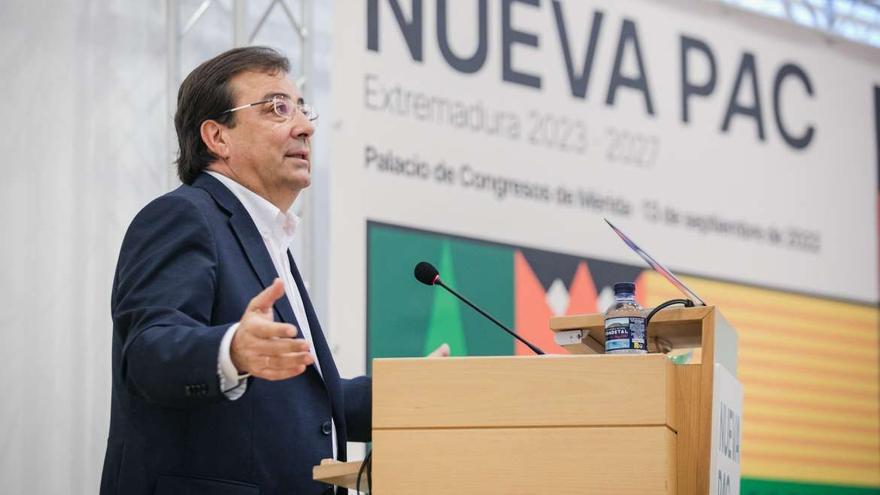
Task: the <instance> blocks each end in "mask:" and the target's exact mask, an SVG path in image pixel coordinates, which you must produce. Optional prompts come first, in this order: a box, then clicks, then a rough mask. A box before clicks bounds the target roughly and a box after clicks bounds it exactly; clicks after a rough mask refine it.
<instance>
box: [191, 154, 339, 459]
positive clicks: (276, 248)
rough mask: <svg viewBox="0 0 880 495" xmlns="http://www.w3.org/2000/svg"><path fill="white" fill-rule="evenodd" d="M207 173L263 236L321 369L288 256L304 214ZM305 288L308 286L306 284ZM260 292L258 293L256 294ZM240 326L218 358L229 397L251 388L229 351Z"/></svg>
mask: <svg viewBox="0 0 880 495" xmlns="http://www.w3.org/2000/svg"><path fill="white" fill-rule="evenodd" d="M206 172H207V173H209V174H211V176H212V177H214V178H216V179H217V180H219V181H220V182H221V183H222V184H223V185H224V186H226V188H227V189H229V190H230V191H231V192H232V194H234V195H235V197H236V198H238V200H239V201H240V202H241V204H242V205H243V206H244V209H245V210H247V212H248V214H249V215H250V216H251V219H252V220H253V221H254V224H255V225H256V226H257V230H258V231H259V232H260V235H261V236H262V237H263V243H264V244H265V245H266V250H267V251H268V252H269V256H270V257H271V258H272V264H273V265H275V271H276V272H277V273H278V277H279V278H280V279H281V281H282V282H284V293H285V294H286V295H287V299H288V301H290V305H291V307H292V308H293V314H294V316H296V321H297V324H298V326H297V330H298V331H299V335H302V337H303V338H304V339H305V340H306V341H307V342H309V353H311V355H312V358H314V360H315V364H314V366H315V368H316V369H317V371H318V373H319V374H321V375H322V376H323V374H322V373H321V363H320V362H319V361H318V356H317V354H315V346H314V345H312V342H313V340H312V331H311V328H309V319H308V318H307V317H306V309H305V305H304V304H303V299H302V296H301V294H300V292H299V290H297V286H296V282H295V281H294V279H293V273H292V272H291V268H290V260H289V259H288V257H287V253H288V250H289V249H290V247H291V245H292V243H293V235H294V232H295V231H296V226H297V225H299V222H300V218H299V217H298V216H296V215H295V214H294V213H293V206H292V205H291V207H290V209H289V210H287V211H284V212H283V211H281V210H280V209H279V208H278V207H276V206H275V205H273V204H272V203H270V202H269V201H267V200H266V199H265V198H263V197H261V196H260V195H258V194H257V193H255V192H253V191H251V190H250V189H248V188H246V187H244V186H242V185H241V184H239V183H238V182H235V181H234V180H232V179H230V178H229V177H226V176H225V175H223V174H221V173H219V172H214V171H212V170H207V171H206ZM303 290H306V289H305V287H303ZM254 296H256V294H254ZM236 330H238V323H236V324H234V325H232V326H230V327H229V329H228V330H227V331H226V334H225V335H224V336H223V340H221V341H220V349H219V355H218V359H217V368H218V369H217V373H218V374H219V375H220V389H221V390H223V391H224V392H223V393H224V394H225V395H226V397H227V398H228V399H229V400H236V399H238V398H239V397H241V396H242V395H243V394H244V392H245V390H246V389H247V380H246V379H244V378H241V379H240V378H239V373H238V370H237V369H235V365H233V364H232V357H231V356H230V354H229V350H230V347H231V345H232V337H233V335H235V332H236ZM330 422H331V427H332V437H331V438H332V442H333V457H336V454H337V452H336V451H337V448H336V423H335V422H334V421H333V418H332V417H331V418H330Z"/></svg>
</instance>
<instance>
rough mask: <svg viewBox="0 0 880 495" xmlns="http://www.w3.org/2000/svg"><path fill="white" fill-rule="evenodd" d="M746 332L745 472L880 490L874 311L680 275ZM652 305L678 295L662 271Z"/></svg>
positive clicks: (647, 300)
mask: <svg viewBox="0 0 880 495" xmlns="http://www.w3.org/2000/svg"><path fill="white" fill-rule="evenodd" d="M682 279H683V281H684V283H685V284H687V285H688V286H689V287H691V288H692V289H693V290H694V291H695V292H696V293H697V294H699V295H700V296H701V297H703V298H704V299H705V300H706V301H707V303H708V304H712V305H715V306H718V307H720V308H721V310H722V312H723V313H724V315H725V317H726V318H727V319H728V320H729V321H730V323H731V324H732V325H733V326H734V328H736V329H737V331H738V333H739V363H738V367H739V370H738V374H739V380H740V381H741V382H742V384H743V388H744V390H745V404H744V409H745V410H744V413H743V414H744V418H743V421H744V424H743V452H742V460H743V464H742V469H743V471H742V476H743V477H753V478H769V479H785V480H798V481H804V482H816V483H828V484H843V485H862V486H866V487H880V386H878V385H880V370H878V363H880V356H878V328H880V316H878V315H880V311H878V310H877V309H876V308H871V307H865V306H860V305H856V304H847V303H842V302H835V301H829V300H825V299H819V298H813V297H807V296H801V295H794V294H787V293H782V292H777V291H771V290H765V289H756V288H751V287H744V286H741V285H736V284H729V283H722V282H714V281H707V280H702V279H696V278H685V277H682ZM638 284H639V289H640V290H641V292H642V294H641V297H640V299H641V300H642V302H643V304H644V305H645V306H652V305H656V304H657V303H660V302H662V301H664V300H667V299H673V298H679V297H681V295H680V293H678V292H677V291H676V290H675V288H674V287H672V286H671V285H670V284H669V283H668V282H667V281H666V280H665V279H663V278H662V277H660V276H659V275H657V274H656V273H653V272H650V271H646V272H644V273H643V274H642V275H641V276H640V278H639V280H638Z"/></svg>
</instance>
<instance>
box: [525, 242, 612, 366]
mask: <svg viewBox="0 0 880 495" xmlns="http://www.w3.org/2000/svg"><path fill="white" fill-rule="evenodd" d="M513 276H514V281H515V282H514V284H515V286H516V288H515V290H514V292H515V295H514V307H515V308H516V309H515V317H516V323H515V325H516V328H515V331H516V333H517V334H519V335H520V336H522V337H523V338H524V339H526V340H528V341H529V342H531V343H533V344H535V345H536V346H538V347H540V348H541V349H542V350H543V351H544V352H546V353H548V354H568V351H566V350H565V349H563V348H562V347H560V346H559V345H557V344H556V342H555V341H554V340H553V332H552V331H551V330H550V318H551V317H552V316H553V312H552V311H551V310H550V306H549V305H548V304H547V292H546V291H545V290H544V287H543V286H542V285H541V281H540V280H538V277H537V276H536V275H535V272H534V270H532V267H531V266H530V265H529V262H528V261H526V257H525V256H523V254H522V253H521V252H520V251H516V252H515V253H514V254H513ZM595 312H596V286H595V284H594V283H593V278H592V276H591V275H590V270H589V268H588V267H587V264H586V263H585V262H581V263H580V264H579V265H578V267H577V270H576V271H575V275H574V279H573V280H572V283H571V289H570V291H569V303H568V309H567V310H566V312H565V314H566V315H572V314H582V313H595ZM514 345H515V354H516V355H518V356H519V355H531V354H533V352H532V351H531V350H530V349H529V348H528V347H526V346H525V345H523V344H522V343H520V342H519V341H516V342H515V343H514Z"/></svg>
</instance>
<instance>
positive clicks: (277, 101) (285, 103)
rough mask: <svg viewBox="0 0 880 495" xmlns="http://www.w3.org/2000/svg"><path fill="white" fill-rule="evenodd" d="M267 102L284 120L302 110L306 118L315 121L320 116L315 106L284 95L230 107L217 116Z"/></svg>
mask: <svg viewBox="0 0 880 495" xmlns="http://www.w3.org/2000/svg"><path fill="white" fill-rule="evenodd" d="M266 103H271V104H272V109H273V110H274V111H275V115H277V116H279V117H281V118H283V119H284V120H290V119H292V118H294V117H295V116H296V112H297V111H299V112H302V114H303V115H305V116H306V118H307V119H309V120H310V121H314V120H316V119H317V118H318V112H316V111H315V107H313V106H311V105H309V104H308V103H303V102H301V101H298V102H296V104H294V103H293V102H292V101H290V98H286V97H284V96H273V97H272V98H269V99H266V100H260V101H255V102H253V103H248V104H247V105H242V106H240V107H235V108H230V109H229V110H226V111H225V112H223V113H221V114H220V115H218V116H217V117H220V116H222V115H226V114H227V113H232V112H237V111H239V110H243V109H245V108H249V107H255V106H257V105H263V104H266Z"/></svg>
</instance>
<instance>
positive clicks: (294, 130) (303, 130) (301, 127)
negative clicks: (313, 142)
mask: <svg viewBox="0 0 880 495" xmlns="http://www.w3.org/2000/svg"><path fill="white" fill-rule="evenodd" d="M290 132H291V134H292V135H293V137H297V138H298V137H302V136H305V137H311V136H312V134H314V133H315V123H314V122H312V121H311V120H309V118H308V117H306V115H305V114H304V113H303V112H297V113H296V115H295V116H294V117H293V126H292V127H291V129H290Z"/></svg>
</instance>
